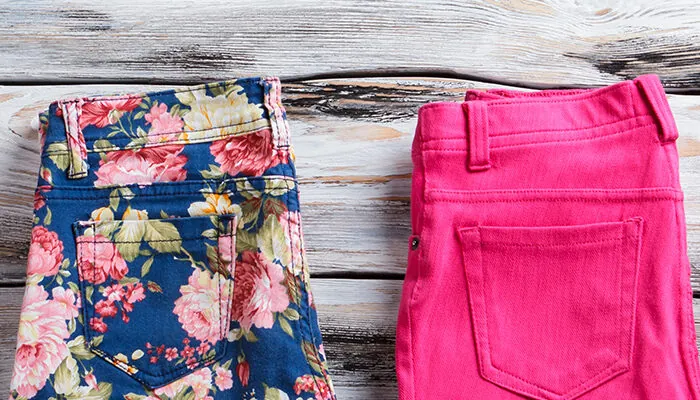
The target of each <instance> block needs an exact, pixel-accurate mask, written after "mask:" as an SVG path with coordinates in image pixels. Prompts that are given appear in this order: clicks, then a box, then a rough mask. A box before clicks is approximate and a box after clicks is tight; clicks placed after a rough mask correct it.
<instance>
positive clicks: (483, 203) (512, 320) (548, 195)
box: [396, 75, 700, 400]
mask: <svg viewBox="0 0 700 400" xmlns="http://www.w3.org/2000/svg"><path fill="white" fill-rule="evenodd" d="M677 137H678V132H677V129H676V126H675V124H674V121H673V116H672V115H671V111H670V108H669V106H668V103H667V101H666V98H665V96H664V91H663V87H662V86H661V83H660V82H659V80H658V78H657V77H656V76H652V75H645V76H641V77H639V78H637V79H635V80H634V81H626V82H621V83H618V84H615V85H613V86H610V87H606V88H602V89H595V90H565V91H541V92H532V93H522V92H516V91H506V90H490V91H486V92H480V91H471V90H470V91H468V92H467V95H466V101H465V102H463V103H461V104H460V103H434V104H428V105H425V106H423V107H422V108H421V109H420V112H419V122H418V127H417V130H416V136H415V140H414V145H413V161H414V165H415V166H414V168H415V169H414V175H413V191H412V210H411V214H412V215H411V216H412V225H413V236H412V237H411V243H410V245H409V256H408V257H409V258H408V269H407V272H406V280H405V283H404V289H403V295H402V299H401V307H400V311H399V321H398V328H397V348H396V357H397V374H398V380H399V397H400V399H401V400H426V399H441V400H443V399H460V400H461V399H480V400H481V399H487V400H494V399H497V400H500V399H504V400H511V399H512V400H516V399H540V400H565V399H574V398H576V399H581V400H592V399H630V400H632V399H635V400H636V399H664V400H675V399H700V391H699V389H698V388H699V386H698V381H699V380H698V377H699V376H698V371H699V369H700V368H699V366H698V354H697V348H696V345H695V329H694V323H693V311H692V292H691V287H690V279H689V275H690V263H689V261H688V257H687V250H686V239H685V235H686V232H685V222H684V221H685V219H684V215H683V195H682V192H681V189H680V184H679V178H678V152H677V149H676V144H675V140H676V139H677Z"/></svg>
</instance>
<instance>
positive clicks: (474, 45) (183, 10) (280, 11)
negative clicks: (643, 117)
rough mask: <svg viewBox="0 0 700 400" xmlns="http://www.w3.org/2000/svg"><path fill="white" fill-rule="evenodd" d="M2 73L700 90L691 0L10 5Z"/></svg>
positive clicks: (47, 1) (161, 0)
mask: <svg viewBox="0 0 700 400" xmlns="http://www.w3.org/2000/svg"><path fill="white" fill-rule="evenodd" d="M0 9H1V10H2V12H0V54H2V62H0V80H2V81H5V82H10V81H22V80H57V79H60V80H67V79H78V80H81V79H83V80H85V79H89V80H105V79H107V80H112V81H117V80H125V79H127V80H128V79H151V80H170V81H174V80H177V81H182V80H188V81H193V80H194V81H199V80H203V79H223V78H231V77H235V76H243V75H258V74H275V75H283V76H296V75H300V74H316V73H323V72H330V71H335V72H337V71H345V70H354V69H371V70H376V69H378V68H381V69H390V70H395V69H397V68H406V67H408V68H427V69H431V70H432V71H433V72H434V71H435V70H436V69H444V71H443V72H462V73H473V74H479V75H485V76H490V77H494V78H500V79H511V80H518V81H530V82H533V81H534V82H544V83H549V84H558V85H561V84H583V83H586V84H605V83H610V82H613V81H616V80H619V79H620V78H625V77H630V76H634V75H639V74H642V73H649V72H656V73H659V74H661V75H663V76H664V78H665V79H666V82H667V83H668V84H669V85H671V86H678V87H698V86H700V85H699V84H698V82H699V81H700V75H699V74H698V68H697V65H698V62H699V60H700V51H699V50H700V47H699V46H698V32H699V31H700V3H698V2H697V1H695V0H676V1H668V2H659V1H656V0H637V1H634V2H629V1H622V0H608V1H603V0H596V1H577V2H572V1H567V0H542V1H538V0H507V1H497V0H480V1H468V2H464V1H459V2H454V1H448V2H445V1H441V0H427V1H424V0H411V1H405V0H403V1H399V0H384V1H366V0H365V1H351V0H333V1H324V2H318V1H310V0H305V1H273V2H260V1H255V0H245V1H235V2H234V1H229V2H221V1H217V0H201V1H198V2H196V3H192V2H183V1H180V2H177V1H175V2H173V1H165V0H154V1H148V2H139V3H134V2H131V1H127V0H112V1H106V2H101V1H93V0H72V1H70V2H63V1H58V0H43V1H9V0H4V1H2V3H1V4H0Z"/></svg>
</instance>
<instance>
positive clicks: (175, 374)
mask: <svg viewBox="0 0 700 400" xmlns="http://www.w3.org/2000/svg"><path fill="white" fill-rule="evenodd" d="M209 217H210V216H209ZM216 217H217V218H218V219H221V217H222V216H220V215H216ZM227 219H229V222H232V221H236V220H237V218H236V217H235V216H233V217H229V218H227ZM98 222H100V221H89V224H85V223H81V224H80V225H81V226H83V227H85V226H91V227H92V228H93V230H95V229H96V227H97V223H98ZM102 222H106V221H102ZM109 222H118V221H109ZM234 232H235V231H234V230H231V232H230V233H229V234H228V236H230V237H231V238H232V239H234V238H235V233H234ZM224 236H226V235H224ZM218 237H219V236H217V252H219V253H220V248H219V246H218ZM91 239H92V240H91V242H92V245H93V246H94V248H93V255H94V256H96V254H97V251H96V250H97V243H107V242H109V243H141V242H131V241H113V242H110V241H97V240H95V236H92V238H91ZM180 240H181V241H185V240H188V241H194V240H203V239H202V237H199V238H186V239H185V238H181V239H180ZM155 241H157V242H176V241H178V240H177V239H166V240H155ZM84 244H85V243H84V242H83V241H81V242H78V243H77V245H78V248H79V250H78V258H79V262H78V264H79V266H78V275H79V276H84V274H83V273H82V269H81V268H80V264H82V261H83V259H84V258H83V247H82V246H83V245H84ZM87 244H88V245H89V242H88V243H87ZM231 248H232V249H233V240H231ZM231 255H232V258H233V256H234V254H233V253H231ZM92 262H93V264H94V263H96V260H95V259H94V258H93V260H92ZM231 263H232V264H233V263H235V259H232V262H231ZM229 269H230V268H229ZM96 274H97V271H96V269H93V277H92V278H93V281H94V280H95V278H96V276H97V275H96ZM219 275H221V274H219ZM220 279H221V278H220V276H219V277H217V287H218V295H219V297H218V299H217V300H218V303H219V308H221V303H222V297H221V285H220ZM78 281H79V283H80V287H81V291H82V292H83V296H84V293H85V289H86V288H87V285H88V284H89V285H90V286H92V287H93V288H94V287H95V284H94V283H90V282H85V280H84V279H78ZM231 281H232V283H233V281H234V279H233V276H231ZM233 286H234V285H233V284H231V285H230V288H229V300H230V301H229V302H231V301H233V299H232V298H231V293H232V291H233ZM84 297H85V296H84ZM91 309H94V305H92V306H85V307H84V308H83V312H84V314H85V321H84V323H83V332H84V335H85V338H86V346H87V348H88V349H89V350H90V351H91V352H92V353H94V354H95V355H97V356H98V357H100V358H101V359H103V360H104V361H106V362H107V363H109V364H111V365H114V366H115V367H117V368H118V369H120V370H122V371H123V372H125V373H126V374H127V375H129V376H130V377H132V378H134V379H135V380H137V381H139V382H140V383H142V384H144V385H146V386H149V387H150V386H151V385H150V384H149V383H146V382H145V381H144V380H143V379H141V378H139V377H138V376H137V375H135V374H141V375H146V376H149V377H154V378H162V377H166V376H167V377H168V379H167V382H166V383H162V382H159V383H157V384H155V385H154V387H159V386H162V385H164V384H167V383H169V382H172V381H174V380H177V379H180V378H182V377H183V376H186V375H188V373H183V372H186V371H193V370H194V369H192V370H190V368H188V367H187V366H186V365H184V364H183V365H182V366H181V367H179V368H168V369H163V370H162V373H156V374H154V373H150V372H147V371H145V370H142V369H138V368H136V367H135V366H133V365H132V364H131V363H127V362H123V361H121V360H119V359H117V358H116V357H115V356H114V355H112V354H111V353H109V352H107V351H104V350H102V349H100V348H99V347H97V346H93V345H92V344H91V341H92V340H91V339H93V338H94V337H95V335H94V334H92V333H91V332H90V329H89V326H88V324H89V319H88V318H90V316H94V314H90V310H91ZM227 314H229V315H230V313H227ZM227 319H228V318H227ZM219 320H222V318H221V310H220V311H219ZM228 321H229V324H230V320H228ZM222 323H224V321H222ZM219 331H220V339H219V341H221V342H222V343H220V344H218V343H217V344H215V345H213V346H212V347H213V348H215V349H217V348H220V350H221V351H220V352H218V353H219V354H215V355H214V356H210V357H207V356H201V357H200V358H198V359H197V361H198V363H199V364H198V365H197V366H196V367H195V369H196V368H201V367H205V366H207V365H211V364H212V363H213V362H215V361H217V360H220V359H222V358H223V357H224V356H225V353H226V348H227V345H228V341H227V340H226V337H225V336H224V334H223V332H225V331H222V329H221V324H220V328H219ZM87 339H90V340H89V341H87ZM131 368H133V369H136V372H131V371H129V369H131Z"/></svg>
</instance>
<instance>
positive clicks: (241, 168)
mask: <svg viewBox="0 0 700 400" xmlns="http://www.w3.org/2000/svg"><path fill="white" fill-rule="evenodd" d="M209 151H211V154H212V155H213V156H214V160H216V162H217V163H219V165H221V171H223V172H225V173H228V174H231V175H236V174H238V173H239V172H242V173H244V174H246V175H251V176H254V175H262V173H263V172H265V170H267V169H268V168H272V167H274V166H275V165H277V164H279V163H286V162H287V161H288V156H289V154H288V153H287V152H286V151H279V150H275V149H274V147H273V145H272V132H271V131H270V130H268V129H265V130H261V131H257V132H253V133H248V134H245V135H233V136H229V137H227V138H226V139H221V140H216V141H214V142H212V144H211V146H210V147H209Z"/></svg>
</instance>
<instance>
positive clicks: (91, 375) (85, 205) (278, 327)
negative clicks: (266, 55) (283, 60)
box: [10, 78, 335, 400]
mask: <svg viewBox="0 0 700 400" xmlns="http://www.w3.org/2000/svg"><path fill="white" fill-rule="evenodd" d="M39 130H40V137H41V140H42V158H41V160H42V162H41V168H40V172H39V183H38V188H37V191H36V196H35V201H34V209H35V218H34V227H33V229H32V240H31V247H30V251H29V263H28V277H27V285H26V291H25V295H24V302H23V306H22V312H21V319H20V327H19V335H18V343H17V353H16V361H15V366H14V374H13V378H12V383H11V395H10V398H12V399H128V400H141V399H149V400H150V399H208V400H211V399H249V400H252V399H258V400H262V399H265V400H286V399H293V400H294V399H303V400H307V399H313V400H333V399H335V395H334V394H333V389H332V383H331V379H330V377H329V376H328V373H327V371H326V366H325V356H324V353H323V346H322V345H321V336H320V331H319V328H318V323H317V317H316V310H315V306H314V302H313V297H312V295H311V292H310V290H309V271H308V266H307V264H306V257H305V254H304V244H303V238H302V231H301V219H300V215H299V197H298V187H297V181H296V176H295V175H296V174H295V169H294V165H293V158H294V157H293V154H292V149H291V147H290V145H289V135H288V132H289V130H288V126H287V122H286V115H285V111H284V108H283V107H282V105H281V103H280V84H279V80H277V79H276V78H247V79H239V80H235V81H227V82H221V83H213V84H207V85H203V86H198V87H194V88H187V89H180V90H168V91H163V92H157V93H146V94H138V95H126V96H114V97H97V98H82V99H74V100H66V101H58V102H55V103H53V104H52V105H51V106H50V108H49V110H48V111H47V112H45V113H43V114H41V116H40V128H39Z"/></svg>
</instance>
